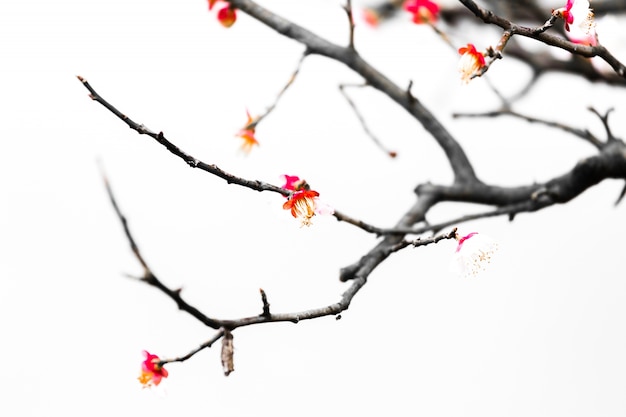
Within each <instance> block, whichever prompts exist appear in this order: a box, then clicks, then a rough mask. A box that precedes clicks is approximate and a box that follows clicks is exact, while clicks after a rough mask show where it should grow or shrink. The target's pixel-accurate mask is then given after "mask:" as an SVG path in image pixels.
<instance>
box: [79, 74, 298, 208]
mask: <svg viewBox="0 0 626 417" xmlns="http://www.w3.org/2000/svg"><path fill="white" fill-rule="evenodd" d="M77 78H78V79H79V80H80V82H82V83H83V86H85V88H86V89H87V90H89V93H90V95H89V97H91V99H92V100H94V101H96V102H98V103H100V104H102V105H103V106H104V107H105V108H106V109H107V110H109V111H110V112H111V113H113V114H114V115H115V116H117V117H118V118H119V119H120V120H122V121H123V122H124V123H126V124H127V125H128V127H130V128H131V129H133V130H135V131H136V132H137V133H139V134H140V135H148V136H150V137H151V138H153V139H155V140H156V141H157V142H159V143H160V144H161V145H163V146H164V147H165V148H166V149H167V150H168V151H170V152H171V153H173V154H174V155H176V156H177V157H179V158H180V159H182V160H183V161H185V162H186V163H187V165H188V166H190V167H191V168H199V169H201V170H202V171H206V172H208V173H210V174H213V175H215V176H217V177H220V178H222V179H224V180H226V182H227V183H228V184H237V185H241V186H243V187H246V188H250V189H252V190H255V191H272V192H275V193H279V194H282V195H283V196H285V197H288V196H290V195H291V191H289V190H286V189H284V188H282V187H277V186H275V185H271V184H268V183H266V182H263V181H258V180H255V181H251V180H246V179H243V178H240V177H236V176H234V175H232V174H229V173H228V172H226V171H223V170H221V169H220V168H218V167H217V166H216V165H209V164H207V163H205V162H202V161H200V160H199V159H196V158H194V157H193V156H191V155H188V154H186V153H185V152H183V151H182V150H180V149H179V148H178V147H177V146H176V145H174V144H173V143H172V142H170V141H169V140H167V139H166V138H165V136H164V135H163V132H159V133H155V132H153V131H151V130H150V129H148V128H147V127H146V126H144V125H143V124H139V123H136V122H134V121H133V120H132V119H130V118H129V117H128V116H126V115H125V114H123V113H122V112H120V111H119V110H118V109H116V108H115V107H114V106H113V105H111V104H110V103H109V102H108V101H106V100H105V99H104V98H102V97H101V96H100V95H99V94H98V93H96V91H95V90H94V89H93V87H92V86H91V85H90V84H89V83H88V82H87V80H85V79H84V78H83V77H81V76H78V77H77Z"/></svg>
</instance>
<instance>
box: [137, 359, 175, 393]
mask: <svg viewBox="0 0 626 417" xmlns="http://www.w3.org/2000/svg"><path fill="white" fill-rule="evenodd" d="M143 355H144V356H145V358H146V360H144V361H143V362H142V363H141V375H139V378H137V379H139V382H141V384H142V385H143V387H144V388H146V387H150V386H152V385H154V386H156V385H159V384H160V383H161V380H162V379H163V378H167V375H168V372H167V370H166V369H165V368H164V367H163V366H161V365H159V362H160V361H161V359H159V357H158V356H157V355H153V354H151V353H149V352H148V351H145V350H144V351H143Z"/></svg>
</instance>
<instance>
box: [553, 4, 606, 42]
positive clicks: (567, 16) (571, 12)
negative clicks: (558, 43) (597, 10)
mask: <svg viewBox="0 0 626 417" xmlns="http://www.w3.org/2000/svg"><path fill="white" fill-rule="evenodd" d="M553 14H554V15H555V16H558V17H560V18H561V19H563V20H564V21H565V30H566V31H567V37H568V38H570V39H571V41H572V42H574V43H579V44H581V45H591V46H596V45H597V44H598V35H597V33H596V23H595V21H594V19H593V11H592V10H591V9H590V8H589V0H567V4H566V5H565V7H561V8H560V9H556V10H555V11H554V12H553Z"/></svg>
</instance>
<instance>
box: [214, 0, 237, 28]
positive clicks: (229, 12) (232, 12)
mask: <svg viewBox="0 0 626 417" xmlns="http://www.w3.org/2000/svg"><path fill="white" fill-rule="evenodd" d="M208 2H209V10H213V7H215V5H216V4H220V8H219V10H218V11H217V21H218V22H220V24H221V25H222V26H224V27H226V28H229V27H231V26H232V25H233V24H234V23H235V21H236V20H237V12H236V9H235V8H234V7H232V6H231V5H230V3H228V2H226V1H221V0H208Z"/></svg>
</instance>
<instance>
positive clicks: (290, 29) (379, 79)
mask: <svg viewBox="0 0 626 417" xmlns="http://www.w3.org/2000/svg"><path fill="white" fill-rule="evenodd" d="M230 3H231V4H232V5H233V6H234V7H236V8H237V9H240V10H241V11H243V12H244V13H247V14H249V15H250V16H252V17H254V18H255V19H257V20H258V21H260V22H261V23H264V24H265V25H267V26H269V27H270V28H272V29H274V30H275V31H276V32H278V33H280V34H282V35H284V36H286V37H288V38H290V39H293V40H295V41H298V42H300V43H302V44H303V45H305V46H306V47H307V51H308V53H311V54H317V55H322V56H326V57H328V58H331V59H333V60H335V61H338V62H341V63H343V64H345V65H346V66H348V67H349V68H351V69H352V70H353V71H355V72H356V73H357V74H359V75H360V76H361V77H363V78H364V79H365V81H366V82H367V83H368V84H369V85H371V86H372V87H374V88H376V89H378V90H380V91H382V92H383V93H385V94H386V95H387V96H388V97H389V98H391V99H392V100H393V101H395V102H396V103H397V104H399V105H400V106H401V107H402V108H404V109H405V110H406V111H407V112H409V113H410V114H411V115H413V116H414V117H415V118H416V119H417V120H418V121H419V122H420V123H421V124H422V126H423V127H424V129H426V130H427V131H428V132H429V133H430V134H431V135H432V136H433V137H434V138H435V140H436V141H437V143H438V144H439V146H441V148H442V149H443V151H444V152H445V154H446V156H447V158H448V160H449V162H450V167H451V168H452V171H453V172H454V178H455V182H468V181H471V182H475V181H477V179H476V174H475V173H474V169H473V168H472V165H471V164H470V162H469V159H468V158H467V155H466V154H465V152H464V151H463V149H462V148H461V146H460V145H459V143H458V142H457V141H456V140H455V139H454V138H453V137H452V135H451V134H450V133H449V132H448V131H447V130H446V129H445V127H444V126H443V125H442V124H441V123H440V122H439V120H437V119H436V118H435V117H434V116H433V114H432V113H431V112H430V111H429V110H428V109H427V108H426V107H425V106H424V105H423V104H421V103H420V101H419V100H418V99H417V98H415V97H414V96H413V95H411V93H410V92H407V91H406V90H405V89H402V88H400V87H399V86H397V85H396V84H394V83H393V82H392V81H391V80H390V79H388V78H387V77H385V76H384V75H383V74H382V73H380V72H379V71H378V70H376V69H375V68H374V67H372V66H371V65H370V64H369V63H368V62H367V61H365V60H364V59H363V58H361V56H360V55H359V54H358V52H356V50H354V49H352V48H350V47H343V46H339V45H336V44H334V43H331V42H329V41H327V40H326V39H323V38H321V37H320V36H317V35H316V34H314V33H312V32H311V31H309V30H307V29H305V28H303V27H302V26H298V25H296V24H295V23H292V22H290V21H288V20H286V19H284V18H282V17H280V16H278V15H276V14H274V13H272V12H270V11H269V10H267V9H265V8H263V7H261V6H260V5H258V4H256V3H255V2H253V1H251V0H230Z"/></svg>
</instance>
